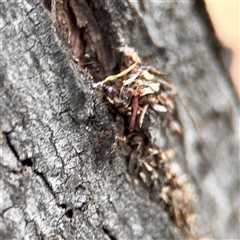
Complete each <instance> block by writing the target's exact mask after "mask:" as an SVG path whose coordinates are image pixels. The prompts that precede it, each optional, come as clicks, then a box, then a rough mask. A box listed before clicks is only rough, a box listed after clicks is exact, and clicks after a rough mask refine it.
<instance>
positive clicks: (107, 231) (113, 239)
mask: <svg viewBox="0 0 240 240" xmlns="http://www.w3.org/2000/svg"><path fill="white" fill-rule="evenodd" d="M102 230H103V231H104V233H105V234H106V235H107V236H108V237H109V238H110V239H111V240H117V238H116V237H114V236H113V235H112V234H111V233H110V231H109V230H108V229H107V228H106V227H104V226H102Z"/></svg>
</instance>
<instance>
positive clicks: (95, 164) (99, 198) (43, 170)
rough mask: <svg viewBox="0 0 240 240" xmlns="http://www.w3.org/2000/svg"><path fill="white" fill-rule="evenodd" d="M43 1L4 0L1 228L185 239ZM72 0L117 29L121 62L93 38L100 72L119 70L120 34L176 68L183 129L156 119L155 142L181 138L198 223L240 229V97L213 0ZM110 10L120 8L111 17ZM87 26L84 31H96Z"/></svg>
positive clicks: (113, 32)
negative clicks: (122, 146)
mask: <svg viewBox="0 0 240 240" xmlns="http://www.w3.org/2000/svg"><path fill="white" fill-rule="evenodd" d="M44 2H45V6H47V8H48V9H47V8H46V7H44V5H43V4H42V3H41V2H40V1H38V0H34V1H28V0H23V1H5V2H3V3H1V12H2V14H1V23H2V24H1V33H2V52H1V55H0V67H1V72H0V76H1V83H0V86H1V87H0V91H1V92H0V94H1V102H0V104H1V106H0V109H1V110H0V111H1V116H2V117H1V149H2V151H1V156H0V157H1V162H0V164H1V169H0V171H1V176H2V177H1V233H2V236H3V238H4V239H22V238H24V239H179V238H182V235H181V231H179V230H177V229H176V228H175V227H174V222H173V221H172V220H171V219H170V214H169V212H167V211H165V210H164V209H163V207H162V205H161V204H159V203H158V202H157V201H154V200H153V199H152V198H150V196H151V192H150V190H149V189H148V188H146V187H145V186H144V185H143V183H142V182H141V181H140V179H139V178H137V177H136V176H132V175H130V174H129V173H128V169H127V166H126V162H125V161H124V160H123V159H122V158H120V157H119V156H118V154H117V153H116V151H115V148H114V146H115V145H114V143H115V134H116V129H117V131H119V130H121V129H120V128H121V126H120V125H119V123H116V122H115V120H114V118H113V116H112V115H111V114H110V112H109V111H108V109H107V107H106V105H105V104H104V102H103V100H102V95H101V93H100V92H99V91H96V90H94V89H93V88H92V84H93V82H94V79H93V78H92V77H91V75H90V74H89V72H88V71H87V70H86V69H85V68H84V69H83V67H81V69H82V70H81V71H79V69H80V68H78V67H77V65H76V61H75V59H73V57H72V55H71V52H70V51H69V50H68V48H67V46H66V45H64V44H63V43H62V41H61V39H59V36H58V37H57V34H56V32H55V31H56V27H55V28H53V23H54V21H53V22H52V20H51V17H52V15H51V12H50V11H49V10H50V9H51V4H50V1H44ZM53 2H55V1H53ZM53 2H52V3H53ZM58 2H60V1H58ZM71 2H78V3H79V2H82V3H83V4H86V2H87V3H88V7H89V9H90V10H91V11H92V12H93V14H94V16H95V18H96V19H97V20H96V21H97V24H98V27H99V29H100V30H101V33H98V34H100V35H101V36H104V37H103V38H105V37H106V33H107V35H108V36H109V38H107V41H109V42H108V43H107V46H110V45H111V44H112V45H111V47H110V48H111V51H110V53H109V54H110V55H109V56H110V59H111V61H110V62H111V63H112V65H108V61H109V59H108V57H106V56H108V55H106V56H105V57H104V58H103V59H101V57H102V56H103V55H104V53H105V51H106V50H102V49H105V48H106V46H105V47H104V46H100V47H99V48H100V50H99V48H98V49H97V50H96V49H94V50H92V49H93V48H92V47H89V48H91V51H93V53H92V54H93V55H94V54H96V55H95V57H96V60H97V62H98V63H99V64H100V66H101V67H103V75H108V74H109V73H110V72H111V73H112V72H114V71H116V68H117V65H118V64H119V59H120V57H118V56H117V51H116V47H118V45H121V44H123V43H127V44H128V45H129V46H131V47H134V48H135V49H136V50H137V51H138V52H139V55H140V56H141V57H143V58H148V59H149V60H150V61H151V62H152V64H153V65H154V66H155V67H157V68H158V69H160V70H163V71H164V72H167V73H168V75H169V77H170V79H171V80H172V82H173V84H174V86H175V87H176V89H177V91H178V93H179V98H177V99H176V106H177V107H176V108H177V109H176V113H175V118H176V119H177V120H178V121H179V122H180V125H181V126H182V135H178V136H172V135H166V136H165V135H161V134H159V131H158V129H159V126H158V124H159V122H158V121H156V123H155V124H154V125H152V126H150V128H149V129H150V133H151V134H152V137H153V139H156V144H157V145H161V144H162V142H164V146H165V147H169V148H170V147H173V148H174V149H175V152H176V155H175V157H174V158H173V159H172V161H173V162H176V163H177V164H178V165H179V166H180V167H181V169H182V173H184V174H186V175H187V176H188V178H189V182H190V183H191V184H192V186H193V189H194V192H195V194H196V200H197V204H196V213H197V221H196V223H197V227H198V229H199V231H198V233H197V234H198V235H203V234H206V233H208V232H211V237H212V238H215V239H219V238H221V239H223V238H239V230H238V226H239V223H238V216H239V172H238V170H239V162H238V157H239V156H238V154H239V152H238V142H239V136H238V129H237V125H238V124H237V121H238V115H237V109H238V99H237V96H236V93H235V92H234V90H233V86H232V84H231V83H230V80H229V77H228V75H227V73H226V71H225V69H224V67H223V64H222V62H221V59H220V56H219V49H216V48H214V47H213V42H212V41H211V39H212V38H213V34H214V33H213V32H212V29H211V26H210V23H209V22H208V21H206V16H205V15H204V14H205V10H204V6H199V5H194V3H191V2H178V3H171V2H167V3H166V2H165V3H161V2H152V3H150V2H148V3H145V2H144V1H139V2H132V3H131V4H132V5H131V4H130V3H128V2H126V1H118V2H115V1H86V2H85V1H82V0H81V1H80V0H79V1H71ZM200 10H201V11H200ZM103 13H108V16H107V19H111V24H110V25H108V27H106V24H104V16H105V15H102V14H103ZM108 21H109V20H108ZM79 26H80V25H79ZM79 26H78V27H79ZM54 29H55V30H54ZM88 33H89V35H88V37H87V39H88V38H91V39H93V34H96V32H95V30H93V29H92V28H88ZM100 35H99V36H100ZM100 38H101V37H100ZM123 39H124V40H123ZM91 41H93V42H94V40H91ZM99 44H102V43H101V41H100V42H99ZM109 44H110V45H109ZM94 46H96V45H94ZM89 48H88V49H89ZM98 50H99V52H98ZM87 51H88V50H87ZM114 51H116V52H115V53H113V52H114ZM84 53H86V50H84V51H83V52H81V53H78V57H79V59H80V60H81V55H82V54H84ZM114 59H115V60H114ZM77 64H78V63H77ZM95 80H96V79H95ZM117 124H118V125H117ZM116 125H117V127H116ZM119 126H120V127H119ZM159 147H161V146H159Z"/></svg>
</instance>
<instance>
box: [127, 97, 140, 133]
mask: <svg viewBox="0 0 240 240" xmlns="http://www.w3.org/2000/svg"><path fill="white" fill-rule="evenodd" d="M137 109H138V95H135V96H134V97H133V111H132V118H131V121H130V125H129V128H128V130H129V132H132V131H133V130H134V126H135V122H136V116H137Z"/></svg>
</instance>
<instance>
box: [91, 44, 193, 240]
mask: <svg viewBox="0 0 240 240" xmlns="http://www.w3.org/2000/svg"><path fill="white" fill-rule="evenodd" d="M120 51H121V52H122V54H123V59H122V63H123V64H122V66H121V68H120V69H121V71H120V73H118V74H116V75H111V76H108V77H107V78H105V79H104V80H103V81H101V82H98V83H94V84H93V87H95V88H101V89H102V90H103V92H104V97H105V99H106V100H107V102H108V104H109V105H110V108H111V109H112V110H114V112H115V115H116V122H119V123H120V124H123V125H124V131H123V132H120V133H118V136H117V141H116V146H115V149H116V150H117V151H118V153H119V155H120V156H122V157H123V158H125V159H126V161H127V165H128V172H129V173H130V174H132V175H135V176H137V177H138V179H139V180H140V181H141V182H142V183H143V184H144V186H145V187H147V188H148V190H150V197H151V198H152V199H154V200H156V201H157V202H160V204H161V206H162V207H163V208H164V209H165V210H166V211H167V212H168V213H169V215H170V217H171V219H172V221H173V223H174V225H175V226H176V227H177V228H178V229H180V231H181V232H182V233H183V234H184V235H185V236H188V237H189V236H193V235H192V232H193V228H192V226H193V225H194V224H193V223H194V221H193V216H194V211H193V203H194V196H193V193H192V190H191V188H190V184H189V183H188V179H187V178H186V176H185V175H182V174H181V173H179V172H181V171H180V170H179V169H180V166H179V165H178V164H177V163H171V161H170V160H171V158H172V157H173V155H174V154H175V151H174V149H173V148H170V149H166V146H165V148H162V149H161V148H159V147H157V146H156V144H155V143H154V141H153V140H152V136H151V133H150V131H149V128H150V126H151V124H152V122H154V121H156V118H158V117H160V118H161V119H162V122H163V125H164V128H165V129H167V131H168V132H171V133H173V134H181V126H180V124H179V123H178V122H177V121H174V120H173V112H174V98H175V96H176V95H177V91H176V90H174V88H173V85H172V83H171V81H170V80H169V79H168V78H167V75H166V74H165V73H162V72H160V71H158V70H157V69H156V68H154V67H153V66H151V65H150V64H149V62H148V61H147V60H145V61H143V60H141V59H140V57H139V56H138V54H137V52H136V51H135V50H134V49H132V48H130V47H127V46H125V47H122V48H121V49H120ZM122 119H123V120H122ZM155 131H156V129H155Z"/></svg>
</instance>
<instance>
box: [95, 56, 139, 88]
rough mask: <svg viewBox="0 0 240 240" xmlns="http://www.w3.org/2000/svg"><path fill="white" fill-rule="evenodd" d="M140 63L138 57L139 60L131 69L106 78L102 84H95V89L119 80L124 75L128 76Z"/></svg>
mask: <svg viewBox="0 0 240 240" xmlns="http://www.w3.org/2000/svg"><path fill="white" fill-rule="evenodd" d="M138 62H139V57H137V60H136V62H135V63H133V64H132V65H131V66H130V67H129V68H127V69H125V70H124V71H122V72H120V73H118V74H116V75H111V76H108V77H107V78H105V79H104V80H103V81H102V82H98V83H94V84H93V87H94V88H96V87H98V86H100V85H103V84H104V83H106V82H109V81H112V80H114V79H117V78H120V77H123V76H124V75H126V74H127V73H129V72H131V71H132V70H133V69H134V68H135V67H136V66H137V64H138Z"/></svg>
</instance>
